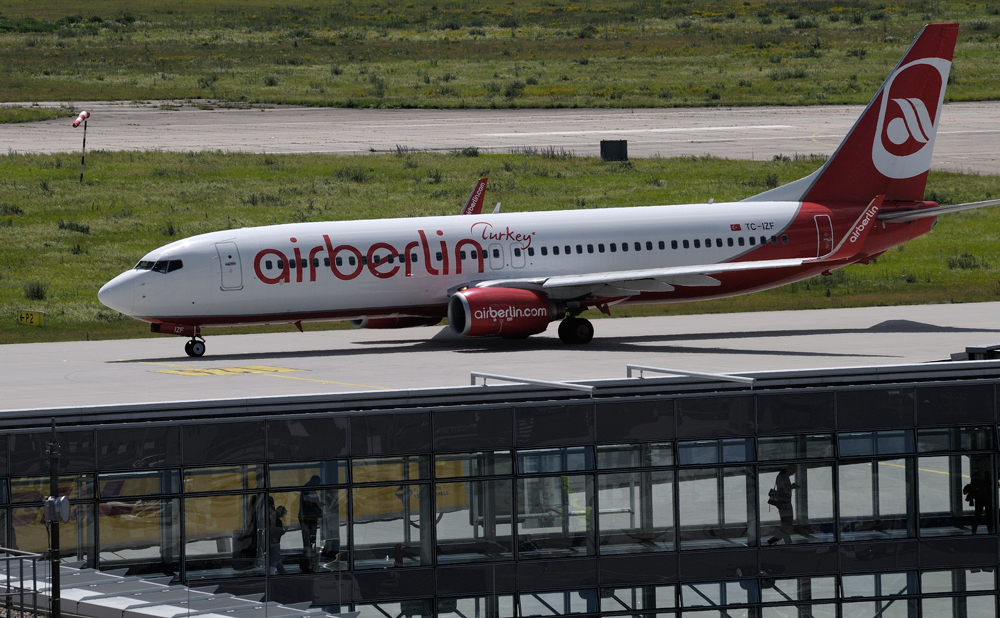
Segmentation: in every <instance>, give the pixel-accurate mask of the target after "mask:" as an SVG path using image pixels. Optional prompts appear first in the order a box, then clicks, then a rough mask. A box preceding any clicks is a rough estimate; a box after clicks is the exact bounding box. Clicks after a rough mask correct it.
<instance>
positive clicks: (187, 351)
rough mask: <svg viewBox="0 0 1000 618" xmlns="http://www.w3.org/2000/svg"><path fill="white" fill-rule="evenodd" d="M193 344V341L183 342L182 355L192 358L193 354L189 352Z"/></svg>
mask: <svg viewBox="0 0 1000 618" xmlns="http://www.w3.org/2000/svg"><path fill="white" fill-rule="evenodd" d="M193 344H194V342H193V341H185V342H184V353H185V354H187V355H188V356H194V352H193V351H192V350H191V346H192V345H193Z"/></svg>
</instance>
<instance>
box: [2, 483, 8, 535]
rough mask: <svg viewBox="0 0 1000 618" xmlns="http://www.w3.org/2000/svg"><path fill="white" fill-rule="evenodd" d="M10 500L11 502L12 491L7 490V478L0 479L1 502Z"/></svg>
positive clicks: (4, 502) (5, 502)
mask: <svg viewBox="0 0 1000 618" xmlns="http://www.w3.org/2000/svg"><path fill="white" fill-rule="evenodd" d="M8 502H10V493H8V492H7V479H0V504H7V503H8ZM5 530H6V529H5Z"/></svg>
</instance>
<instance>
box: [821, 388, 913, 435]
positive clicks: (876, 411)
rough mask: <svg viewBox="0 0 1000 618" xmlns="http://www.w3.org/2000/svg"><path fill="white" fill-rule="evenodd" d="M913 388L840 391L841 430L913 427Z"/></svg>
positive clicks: (838, 412) (838, 402)
mask: <svg viewBox="0 0 1000 618" xmlns="http://www.w3.org/2000/svg"><path fill="white" fill-rule="evenodd" d="M913 411H914V393H913V389H912V388H893V389H864V390H856V391H838V392H837V427H838V428H839V429H846V430H851V429H869V428H870V429H875V428H878V427H893V428H894V427H912V426H913Z"/></svg>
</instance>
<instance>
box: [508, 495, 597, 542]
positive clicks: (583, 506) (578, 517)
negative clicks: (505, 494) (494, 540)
mask: <svg viewBox="0 0 1000 618" xmlns="http://www.w3.org/2000/svg"><path fill="white" fill-rule="evenodd" d="M517 508H518V517H517V520H518V521H517V543H518V552H519V555H520V557H521V558H550V557H557V556H565V555H593V554H594V553H595V549H594V546H595V539H594V520H593V510H594V480H593V477H592V476H544V477H531V478H520V479H517Z"/></svg>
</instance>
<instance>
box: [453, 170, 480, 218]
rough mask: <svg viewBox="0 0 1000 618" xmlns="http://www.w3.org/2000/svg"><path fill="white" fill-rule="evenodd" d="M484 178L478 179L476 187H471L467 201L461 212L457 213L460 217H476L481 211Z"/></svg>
mask: <svg viewBox="0 0 1000 618" xmlns="http://www.w3.org/2000/svg"><path fill="white" fill-rule="evenodd" d="M486 180H487V179H486V178H480V179H479V180H477V181H476V186H474V187H472V193H470V194H469V201H467V202H466V203H465V207H464V208H462V212H460V213H458V214H460V215H478V214H479V213H480V212H482V210H483V197H484V196H485V195H486Z"/></svg>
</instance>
